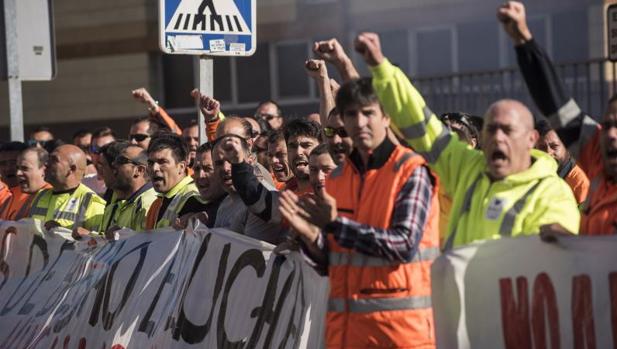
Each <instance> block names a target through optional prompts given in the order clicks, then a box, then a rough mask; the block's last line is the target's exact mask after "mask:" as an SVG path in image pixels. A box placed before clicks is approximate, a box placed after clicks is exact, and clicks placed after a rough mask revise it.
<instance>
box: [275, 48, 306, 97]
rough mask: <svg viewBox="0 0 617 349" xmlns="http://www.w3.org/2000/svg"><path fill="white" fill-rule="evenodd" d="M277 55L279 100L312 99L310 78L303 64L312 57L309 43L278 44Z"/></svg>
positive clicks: (276, 67)
mask: <svg viewBox="0 0 617 349" xmlns="http://www.w3.org/2000/svg"><path fill="white" fill-rule="evenodd" d="M275 55H276V60H275V69H276V73H277V74H276V75H277V77H276V83H277V91H278V98H280V99H285V98H303V97H310V85H309V77H308V75H307V74H306V71H305V69H304V64H303V63H304V61H306V59H307V58H308V57H310V56H311V55H310V54H309V47H308V42H306V41H303V42H295V43H278V44H277V45H276V48H275Z"/></svg>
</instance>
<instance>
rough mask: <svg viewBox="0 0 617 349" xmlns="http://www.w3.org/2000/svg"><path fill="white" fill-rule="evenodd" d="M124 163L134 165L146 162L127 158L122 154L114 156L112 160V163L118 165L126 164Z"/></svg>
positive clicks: (141, 164)
mask: <svg viewBox="0 0 617 349" xmlns="http://www.w3.org/2000/svg"><path fill="white" fill-rule="evenodd" d="M126 164H132V165H135V166H145V165H146V164H144V163H141V162H139V161H137V160H133V159H129V158H127V157H126V156H124V155H119V156H118V157H116V159H115V160H114V165H116V166H119V165H126Z"/></svg>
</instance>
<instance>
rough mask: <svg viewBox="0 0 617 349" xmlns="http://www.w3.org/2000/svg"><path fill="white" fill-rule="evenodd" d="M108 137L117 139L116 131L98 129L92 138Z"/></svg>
mask: <svg viewBox="0 0 617 349" xmlns="http://www.w3.org/2000/svg"><path fill="white" fill-rule="evenodd" d="M107 136H112V137H114V138H117V137H116V133H115V132H114V130H112V129H111V128H109V127H107V126H105V127H101V128H98V129H96V130H95V131H94V132H92V138H101V137H107Z"/></svg>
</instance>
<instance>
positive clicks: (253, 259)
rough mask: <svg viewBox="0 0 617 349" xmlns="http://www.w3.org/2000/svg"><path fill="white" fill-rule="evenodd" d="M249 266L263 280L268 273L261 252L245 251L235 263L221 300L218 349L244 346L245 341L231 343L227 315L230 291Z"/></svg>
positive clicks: (217, 333) (217, 330)
mask: <svg viewBox="0 0 617 349" xmlns="http://www.w3.org/2000/svg"><path fill="white" fill-rule="evenodd" d="M249 266H250V267H253V269H255V271H256V272H257V277H258V278H261V277H262V276H263V275H264V273H265V272H266V262H265V260H264V256H263V253H262V252H261V251H260V250H256V249H251V250H246V251H244V252H243V253H242V254H241V255H240V257H238V260H237V261H236V263H234V266H233V267H232V268H231V271H230V272H229V277H228V278H227V282H226V283H225V290H224V292H223V298H222V299H221V307H220V310H219V316H218V320H217V329H216V339H217V347H218V348H230V349H234V348H241V347H242V346H244V343H245V341H244V340H241V341H237V342H231V341H230V340H229V338H228V337H227V332H226V331H225V315H226V314H225V313H226V312H227V301H228V297H229V291H230V290H231V287H232V286H233V283H234V281H235V280H236V278H237V277H238V274H240V272H241V271H242V269H244V268H246V267H249ZM273 272H274V271H273ZM249 347H250V346H249Z"/></svg>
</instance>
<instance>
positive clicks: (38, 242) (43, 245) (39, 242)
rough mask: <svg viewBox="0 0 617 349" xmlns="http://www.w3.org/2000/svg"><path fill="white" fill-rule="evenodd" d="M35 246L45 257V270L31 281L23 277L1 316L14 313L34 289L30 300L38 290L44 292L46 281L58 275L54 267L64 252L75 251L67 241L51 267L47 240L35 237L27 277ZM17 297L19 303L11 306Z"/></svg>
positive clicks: (27, 272) (16, 302)
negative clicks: (15, 308)
mask: <svg viewBox="0 0 617 349" xmlns="http://www.w3.org/2000/svg"><path fill="white" fill-rule="evenodd" d="M34 246H38V247H39V249H40V250H41V252H42V254H43V256H44V259H43V260H44V264H43V268H42V269H41V271H40V272H39V273H38V274H37V275H36V276H35V277H33V278H32V279H31V280H30V278H28V277H23V278H22V279H21V281H20V282H19V285H18V286H17V288H16V289H15V290H14V291H13V293H12V294H11V296H10V297H9V299H8V300H7V301H6V303H5V304H4V307H3V308H2V311H0V316H3V315H6V314H7V313H9V312H10V311H12V310H13V308H14V307H15V306H17V304H19V303H20V302H21V301H22V299H24V298H25V297H26V295H27V294H28V292H30V290H31V289H32V292H30V296H29V297H28V298H27V299H28V300H30V299H32V296H33V295H34V293H35V292H36V291H37V290H42V289H41V284H42V283H43V282H44V281H48V280H50V279H51V278H52V277H53V275H54V273H56V270H55V268H54V267H55V265H56V264H57V263H58V260H60V258H61V257H62V255H63V254H64V252H65V251H66V250H73V249H74V246H73V243H72V242H70V241H65V242H64V243H63V244H62V246H61V247H60V252H59V253H58V256H57V257H56V259H55V260H54V262H53V263H51V265H50V264H49V253H48V251H47V242H45V240H44V239H43V238H42V237H40V236H38V235H34V236H33V240H32V244H31V245H30V254H29V261H28V267H27V269H26V275H29V273H30V264H31V261H32V250H33V248H34ZM27 281H30V284H29V285H28V287H27V288H26V289H25V290H23V289H22V286H23V285H24V284H25V283H26V282H27ZM35 283H36V284H37V285H36V287H34V288H32V286H33V285H34V284H35ZM15 295H19V296H20V297H19V299H17V301H15V302H14V303H13V304H10V303H11V301H12V300H13V297H15Z"/></svg>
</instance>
